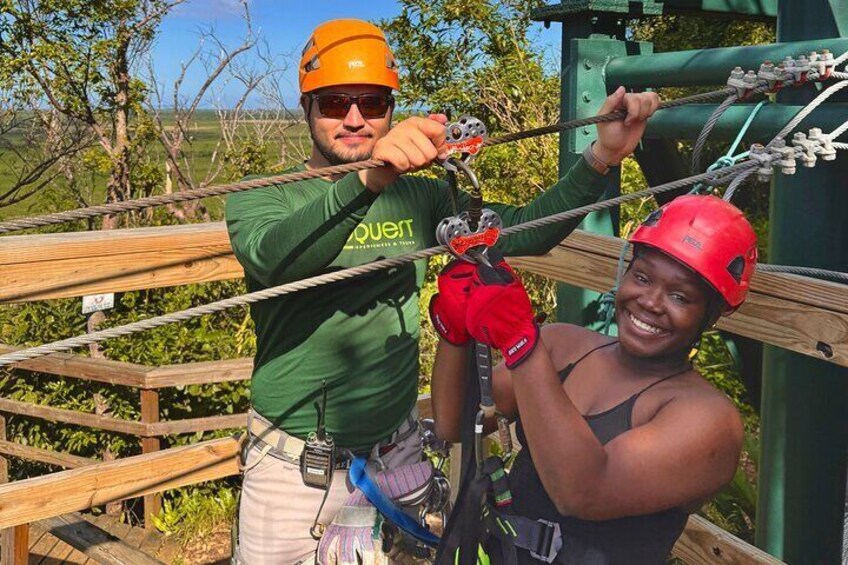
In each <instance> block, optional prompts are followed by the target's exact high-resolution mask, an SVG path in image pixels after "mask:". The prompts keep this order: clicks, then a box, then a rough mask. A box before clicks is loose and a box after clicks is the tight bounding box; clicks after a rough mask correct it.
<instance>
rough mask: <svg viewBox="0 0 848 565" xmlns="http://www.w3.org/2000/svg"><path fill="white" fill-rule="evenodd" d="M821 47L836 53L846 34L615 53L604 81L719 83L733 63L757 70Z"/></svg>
mask: <svg viewBox="0 0 848 565" xmlns="http://www.w3.org/2000/svg"><path fill="white" fill-rule="evenodd" d="M833 1H837V0H833ZM839 1H844V0H839ZM846 10H848V7H846ZM822 49H830V50H831V52H833V53H834V55H835V56H839V55H841V54H842V53H845V52H846V51H848V38H844V37H843V38H830V39H812V40H806V41H796V42H790V43H772V44H768V45H754V46H750V47H724V48H718V49H704V50H691V51H678V52H674V53H657V54H655V55H641V56H632V57H617V58H615V59H612V60H611V61H610V62H609V64H608V65H607V66H606V75H607V84H608V85H610V86H617V85H620V84H623V85H625V86H632V87H640V88H642V87H660V86H710V85H721V84H726V83H727V77H728V75H729V74H730V71H731V70H732V69H733V68H734V67H742V68H744V69H754V70H756V69H758V68H759V66H760V63H762V62H763V61H781V60H782V59H783V58H784V57H785V56H787V55H793V56H794V55H798V54H801V53H808V52H810V51H821V50H822Z"/></svg>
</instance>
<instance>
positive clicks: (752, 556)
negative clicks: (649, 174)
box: [672, 515, 783, 565]
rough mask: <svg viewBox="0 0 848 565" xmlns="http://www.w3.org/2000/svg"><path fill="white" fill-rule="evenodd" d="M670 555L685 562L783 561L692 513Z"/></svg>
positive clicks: (767, 564)
mask: <svg viewBox="0 0 848 565" xmlns="http://www.w3.org/2000/svg"><path fill="white" fill-rule="evenodd" d="M672 555H673V556H674V557H677V558H679V559H682V560H683V561H684V562H686V563H687V564H688V565H717V564H727V565H730V564H734V565H736V564H738V565H749V564H750V565H780V564H782V563H783V561H781V560H779V559H777V558H775V557H772V556H771V555H769V554H768V553H766V552H765V551H763V550H761V549H759V548H757V547H754V546H753V545H750V544H748V543H746V542H744V541H742V540H741V539H739V538H737V537H736V536H734V535H732V534H730V533H728V532H725V531H724V530H722V529H721V528H719V527H718V526H716V525H715V524H712V523H710V522H709V521H707V520H705V519H704V518H702V517H700V516H697V515H692V516H689V521H688V522H687V523H686V529H685V530H684V532H683V535H682V536H680V539H678V540H677V543H676V544H675V546H674V550H673V551H672Z"/></svg>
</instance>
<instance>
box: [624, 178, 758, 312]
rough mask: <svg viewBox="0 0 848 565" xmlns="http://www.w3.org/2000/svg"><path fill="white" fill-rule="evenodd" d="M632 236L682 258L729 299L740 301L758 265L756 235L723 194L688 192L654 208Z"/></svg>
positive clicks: (734, 302)
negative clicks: (656, 208) (722, 197)
mask: <svg viewBox="0 0 848 565" xmlns="http://www.w3.org/2000/svg"><path fill="white" fill-rule="evenodd" d="M630 242H631V243H633V244H636V243H640V244H644V245H650V246H651V247H655V248H656V249H659V250H660V251H662V252H663V253H665V254H666V255H669V256H671V257H672V258H674V259H676V260H677V261H679V262H680V263H683V264H684V265H686V266H687V267H689V268H690V269H692V270H693V271H695V272H696V273H698V274H699V275H701V276H702V277H703V278H704V280H706V281H707V283H709V284H710V286H712V287H713V288H714V289H715V290H716V291H717V292H718V293H719V294H720V295H721V296H722V298H724V301H725V302H726V303H727V305H728V310H727V312H725V313H729V312H732V311H733V310H735V309H736V308H738V307H739V305H740V304H742V302H743V301H744V300H745V296H746V295H747V294H748V287H749V285H750V282H751V275H753V273H754V268H755V267H756V266H757V235H756V234H755V233H754V228H752V227H751V224H750V223H748V220H747V219H746V218H745V215H744V214H743V213H742V211H741V210H739V209H738V208H737V207H736V206H734V205H732V204H730V203H729V202H725V201H724V200H722V199H721V198H717V197H715V196H708V195H695V194H689V195H685V196H680V197H678V198H675V199H674V200H672V201H671V202H669V203H668V204H666V205H665V206H663V207H661V208H659V209H658V210H656V211H654V212H653V213H652V214H651V215H650V216H648V217H647V219H646V220H645V221H644V222H643V223H642V225H640V226H639V227H638V228H637V229H636V231H634V232H633V235H631V236H630Z"/></svg>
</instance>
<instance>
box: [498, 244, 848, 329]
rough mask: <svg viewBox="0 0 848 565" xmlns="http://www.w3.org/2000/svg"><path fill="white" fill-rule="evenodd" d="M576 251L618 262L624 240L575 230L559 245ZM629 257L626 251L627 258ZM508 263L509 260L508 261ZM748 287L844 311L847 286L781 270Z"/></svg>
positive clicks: (758, 276) (847, 309) (756, 276)
mask: <svg viewBox="0 0 848 565" xmlns="http://www.w3.org/2000/svg"><path fill="white" fill-rule="evenodd" d="M560 245H562V246H563V247H567V248H569V249H574V250H577V251H586V252H589V253H591V254H593V255H601V256H604V257H607V258H610V259H615V260H616V262H617V261H618V256H619V255H620V254H621V248H622V246H623V245H624V240H623V239H620V238H617V237H611V236H608V235H599V234H593V233H590V232H586V231H583V230H575V231H574V232H573V233H572V234H571V235H570V236H568V238H567V239H565V240H563V242H562V243H561V244H560ZM629 258H630V256H629V254H628V260H629ZM510 262H511V260H510ZM607 290H608V289H607ZM751 290H752V291H753V292H756V293H759V294H766V295H769V296H773V297H775V298H781V299H785V300H792V301H795V302H799V303H801V304H809V305H810V306H816V307H819V308H823V309H825V310H835V311H837V312H842V313H845V314H848V289H847V288H846V286H845V285H843V284H838V283H835V282H830V281H824V280H817V279H812V278H809V277H799V276H794V275H788V274H784V273H763V272H757V273H755V274H754V277H753V279H752V280H751Z"/></svg>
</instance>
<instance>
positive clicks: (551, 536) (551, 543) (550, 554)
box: [530, 519, 562, 563]
mask: <svg viewBox="0 0 848 565" xmlns="http://www.w3.org/2000/svg"><path fill="white" fill-rule="evenodd" d="M536 522H537V523H539V524H540V525H542V526H545V529H544V530H543V531H544V533H543V534H542V536H541V540H540V544H539V547H540V549H542V550H543V551H545V548H547V550H546V551H545V553H544V554H541V553H536V552H535V551H533V550H532V549H531V550H530V555H532V556H533V557H535V558H536V559H538V560H539V561H542V562H544V563H553V562H554V559H556V556H557V554H558V553H559V550H560V549H562V532H561V531H560V527H559V524H558V523H556V522H551V521H549V520H542V519H539V520H536Z"/></svg>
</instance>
